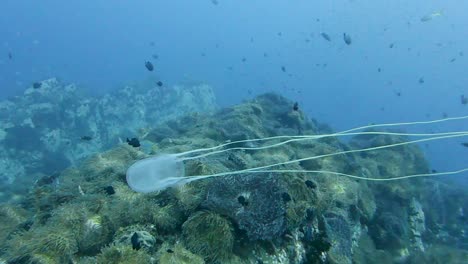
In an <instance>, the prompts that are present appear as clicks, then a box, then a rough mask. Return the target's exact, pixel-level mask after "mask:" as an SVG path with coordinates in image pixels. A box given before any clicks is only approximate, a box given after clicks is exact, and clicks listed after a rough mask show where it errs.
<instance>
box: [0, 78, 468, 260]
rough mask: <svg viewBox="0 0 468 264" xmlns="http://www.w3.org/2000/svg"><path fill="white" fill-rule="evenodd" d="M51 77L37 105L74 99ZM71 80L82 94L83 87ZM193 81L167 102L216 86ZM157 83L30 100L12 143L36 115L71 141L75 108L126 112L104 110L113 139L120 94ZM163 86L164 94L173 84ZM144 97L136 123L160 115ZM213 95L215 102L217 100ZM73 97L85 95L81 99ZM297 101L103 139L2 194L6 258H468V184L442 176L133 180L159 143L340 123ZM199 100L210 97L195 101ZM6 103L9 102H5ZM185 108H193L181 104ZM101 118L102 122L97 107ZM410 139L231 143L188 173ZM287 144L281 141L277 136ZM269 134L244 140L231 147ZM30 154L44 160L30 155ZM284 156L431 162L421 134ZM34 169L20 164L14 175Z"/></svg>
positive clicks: (353, 166)
mask: <svg viewBox="0 0 468 264" xmlns="http://www.w3.org/2000/svg"><path fill="white" fill-rule="evenodd" d="M49 82H50V83H48V82H45V84H44V85H45V86H44V87H45V88H44V89H45V90H44V91H41V90H38V91H32V90H31V91H30V90H28V91H27V95H28V96H30V97H31V98H37V100H38V102H41V103H40V105H35V106H34V109H55V108H53V107H52V106H50V105H48V103H47V102H48V101H47V100H45V98H48V100H51V101H53V102H58V103H64V102H68V101H67V100H69V98H70V97H67V95H66V94H65V95H61V96H57V98H52V97H50V95H49V94H48V92H47V91H49V90H53V89H56V88H57V87H59V84H56V83H54V81H49ZM54 85H55V86H54ZM54 87H56V88H54ZM63 89H65V90H67V91H68V92H69V93H71V94H72V95H73V93H77V91H76V87H74V86H69V87H65V88H63ZM184 89H186V88H184ZM184 89H182V88H181V89H180V90H178V92H177V91H173V93H174V94H173V96H176V97H177V96H178V97H180V98H183V100H182V103H181V102H177V101H171V100H172V99H169V97H168V98H166V99H162V101H161V104H162V105H163V106H165V107H168V109H166V110H167V111H170V109H171V108H170V107H169V106H170V105H171V104H174V105H179V106H180V104H184V105H191V102H194V101H196V100H198V99H197V98H198V96H195V95H200V97H201V94H198V92H200V93H208V94H209V93H210V92H209V89H208V88H207V87H205V88H203V87H198V88H197V87H194V88H190V89H192V90H190V89H189V91H188V92H187V93H186V92H184V91H183V90H184ZM204 89H207V90H206V91H205V90H204ZM176 90H177V89H176ZM197 91H198V92H197ZM139 93H140V94H139ZM152 93H154V96H156V95H155V94H156V93H158V92H157V91H156V90H151V91H146V92H144V91H138V89H136V88H135V89H134V88H132V87H127V88H125V89H122V90H121V91H119V92H117V93H116V94H114V95H106V96H104V97H103V98H101V99H99V100H102V101H100V102H101V103H100V104H98V103H96V102H95V101H93V100H91V99H87V100H88V101H86V102H85V101H80V105H79V107H78V109H80V110H79V111H72V110H70V111H71V112H67V111H65V112H64V113H65V114H64V115H65V116H54V115H53V114H52V112H53V111H49V112H40V111H39V112H34V113H41V114H40V115H39V114H38V115H37V116H36V115H34V116H35V117H34V118H30V115H28V114H30V112H27V113H26V112H22V111H19V113H18V114H19V115H22V119H21V120H22V122H21V123H15V124H13V123H12V122H10V123H8V124H2V126H3V127H2V129H1V130H0V138H2V139H3V143H2V144H5V139H8V141H9V142H10V143H12V142H14V140H15V139H14V138H11V137H12V135H11V134H10V135H8V129H9V128H13V127H15V129H18V130H17V131H19V132H21V131H23V132H24V131H26V133H29V132H28V131H29V130H28V129H26V130H23V129H24V127H32V126H31V124H35V123H39V122H42V121H41V120H48V119H50V120H51V123H50V124H53V125H54V127H55V128H57V131H56V132H53V133H50V134H47V142H48V143H47V144H50V149H49V150H48V151H50V153H53V151H54V150H57V149H60V146H61V143H60V142H61V141H60V138H62V137H63V136H64V135H63V131H62V130H61V129H62V128H63V127H62V123H63V122H65V121H66V122H71V120H75V121H77V120H78V119H67V118H68V117H67V116H69V115H79V116H82V117H86V118H88V117H90V116H93V115H94V114H95V113H96V111H97V112H99V113H101V115H103V116H112V115H113V112H114V113H117V115H116V116H114V117H113V118H111V120H113V121H110V120H109V122H107V123H105V124H106V125H108V126H109V127H108V130H107V131H108V134H106V135H105V136H102V138H101V136H96V137H97V138H98V141H99V140H103V139H104V138H106V139H110V138H115V137H118V136H119V135H120V134H119V133H121V132H118V133H116V132H115V131H123V130H122V129H123V128H122V127H123V126H122V124H123V123H122V122H124V121H125V120H123V119H119V118H118V115H119V114H120V112H119V111H120V110H122V108H120V106H119V105H118V102H119V101H118V100H117V99H115V98H114V96H116V97H131V98H133V97H135V94H137V95H138V94H139V95H138V96H137V97H138V98H140V97H141V96H142V94H144V95H148V98H151V97H150V96H149V95H151V94H152ZM47 96H49V97H47ZM158 96H163V98H164V95H158ZM194 96H195V97H197V98H194ZM28 98H29V97H28ZM67 98H68V99H67ZM72 98H73V97H72ZM153 98H154V97H153ZM171 98H172V97H171ZM140 99H141V98H140ZM140 99H138V100H140ZM17 100H20V99H17ZM54 100H55V101H54ZM70 100H71V99H70ZM83 100H84V99H83ZM116 100H117V101H116ZM141 100H142V101H141ZM141 100H140V101H134V100H133V99H132V100H131V103H130V104H129V106H128V107H129V108H128V109H130V110H128V115H122V116H123V117H125V118H128V119H129V120H130V119H131V120H133V119H142V120H145V121H144V122H143V123H141V122H140V121H135V120H133V121H128V122H129V123H128V124H129V125H128V127H131V128H132V129H133V128H136V127H138V126H140V125H146V123H145V122H150V121H151V122H153V121H154V122H155V123H156V119H158V118H157V117H153V116H151V117H150V114H147V113H150V112H145V113H142V112H138V110H139V109H145V107H147V106H145V103H144V102H146V101H145V100H146V99H145V100H143V99H141ZM166 100H167V101H166ZM174 100H175V99H174ZM200 100H205V99H200ZM206 100H208V102H207V103H209V101H210V99H206ZM68 103H69V104H70V105H71V106H73V102H68ZM74 103H76V101H74ZM13 105H14V103H13V102H6V103H3V104H0V109H11V107H13ZM104 105H105V106H106V107H105V108H106V109H107V110H104V107H103V106H104ZM292 106H293V102H291V101H288V100H287V99H285V98H283V97H281V96H279V95H275V94H265V95H261V96H259V97H257V98H255V99H253V100H251V101H248V102H245V103H243V104H240V105H236V106H233V107H230V108H225V109H222V110H220V111H217V112H215V113H189V114H186V115H183V116H182V117H178V118H175V119H172V120H167V121H166V122H163V123H161V124H160V125H158V126H157V127H156V128H154V129H147V128H144V129H143V130H142V133H144V134H145V137H144V138H145V142H146V143H148V145H147V146H146V147H145V146H144V144H145V143H142V147H140V148H134V147H132V146H129V145H128V144H125V143H116V144H115V145H114V146H113V147H112V148H111V149H109V150H107V151H102V150H101V149H95V150H96V151H98V150H99V152H98V153H96V154H95V155H92V156H90V157H89V158H88V159H87V160H85V161H84V162H81V163H80V164H76V166H74V167H70V168H67V169H65V170H60V171H57V172H56V173H50V174H46V175H44V174H39V175H33V176H34V177H35V178H36V179H37V180H36V181H35V182H34V184H30V186H31V190H30V191H29V192H27V193H26V194H25V195H22V196H16V197H14V198H10V200H9V201H10V203H8V204H2V205H0V222H1V223H2V225H0V239H1V240H2V243H0V262H1V263H18V264H23V263H24V264H26V263H82V264H85V263H86V264H87V263H161V264H171V263H195V264H197V263H228V264H229V263H232V264H234V263H236V264H237V263H294V264H296V263H299V264H301V263H375V262H379V263H441V262H450V263H463V261H464V260H466V257H467V252H468V248H467V244H468V243H467V242H466V233H467V232H468V230H467V225H466V219H467V216H466V212H467V211H468V207H467V203H466V201H467V200H468V196H467V193H466V191H465V190H463V189H461V188H459V186H454V185H450V184H448V183H443V182H440V181H436V180H431V179H418V180H402V181H398V182H384V183H370V182H365V181H361V180H355V179H349V178H345V177H342V176H337V175H334V174H331V173H305V172H299V173H297V172H262V173H260V172H245V171H244V172H243V173H238V174H233V175H230V176H225V177H214V178H208V179H204V180H200V181H193V182H190V183H188V184H186V185H183V186H178V187H171V188H167V189H164V190H162V191H159V192H155V193H148V194H142V193H135V192H133V191H132V190H131V189H130V188H129V187H128V185H127V184H126V182H125V179H126V177H125V176H126V175H125V174H126V170H127V168H128V167H129V166H130V165H131V164H132V163H133V162H135V161H137V160H140V159H142V158H146V157H148V156H149V155H152V154H159V153H179V152H183V151H187V150H193V149H197V148H209V147H213V146H217V145H219V144H222V143H226V142H229V141H233V140H242V139H253V138H258V137H269V136H276V135H299V134H307V135H313V134H318V133H324V132H325V133H330V132H331V131H330V129H329V128H327V126H326V125H324V124H320V123H318V122H317V121H314V120H310V119H309V118H308V117H307V116H305V115H304V114H303V113H302V112H301V111H300V110H299V111H296V110H294V109H293V107H292ZM51 107H52V108H51ZM152 107H153V106H152ZM206 107H208V108H210V106H206ZM72 108H73V107H72ZM148 109H149V110H148V111H153V113H156V115H157V114H158V113H161V114H164V113H166V112H164V111H166V110H164V111H163V110H161V109H160V110H157V109H156V108H148ZM210 109H211V108H210ZM194 110H197V109H194V108H191V107H186V108H185V109H184V111H194ZM2 111H3V110H0V115H2V114H4V113H6V112H2ZM197 111H198V110H197ZM46 113H48V115H46ZM179 114H181V112H178V113H177V114H176V115H179ZM172 117H175V116H172ZM64 118H65V119H64ZM153 118H154V119H153ZM63 120H65V121H63ZM80 120H81V119H80ZM83 120H86V119H83ZM90 120H91V121H90V122H91V123H92V122H94V121H96V120H97V119H92V118H91V119H90ZM93 120H94V121H93ZM100 120H101V119H100ZM116 120H119V121H116ZM158 120H159V119H158ZM161 120H162V119H161ZM12 124H13V125H12ZM123 125H125V124H123ZM47 129H49V128H47ZM119 129H120V130H119ZM59 130H60V131H62V132H60V131H59ZM39 131H41V130H40V129H39ZM93 131H95V130H93ZM19 132H18V133H19ZM23 132H22V133H23ZM130 132H131V131H129V132H125V131H124V132H122V133H130ZM31 133H32V132H31ZM93 133H94V132H93ZM106 133H107V132H106ZM39 135H40V136H39V141H35V140H33V139H31V140H32V141H30V142H29V143H28V144H26V145H25V146H22V147H23V149H22V150H21V152H22V153H23V154H24V153H27V151H33V152H37V151H36V150H35V148H32V144H36V143H37V142H41V143H40V144H43V143H44V142H45V141H44V135H45V134H43V133H42V132H40V133H39ZM69 135H74V136H78V134H73V133H72V134H69ZM93 135H95V134H93ZM405 140H407V139H406V138H404V137H395V136H382V135H366V136H356V137H354V138H353V139H351V140H350V141H349V142H341V141H340V140H339V139H338V138H322V139H318V140H306V141H301V142H293V143H290V144H286V145H281V146H277V147H274V148H266V149H260V150H251V149H235V150H234V149H230V150H229V151H226V152H223V153H218V154H216V155H209V156H205V157H201V158H198V159H194V160H186V161H185V162H184V163H185V172H186V175H188V176H194V175H210V174H214V173H219V172H228V171H237V170H245V169H248V168H252V167H256V166H264V165H268V164H272V163H282V162H285V161H289V160H292V159H299V158H304V157H317V156H320V155H327V154H331V153H336V152H340V151H345V150H352V149H361V148H367V147H372V146H382V145H385V144H391V143H397V142H404V141H405ZM109 142H110V141H109ZM10 143H9V144H10ZM274 143H278V141H275V140H272V141H271V142H269V143H268V144H274ZM80 144H81V143H80ZM265 144H267V143H265V142H241V143H238V144H232V145H228V146H227V148H235V147H262V146H265ZM74 147H75V146H74V145H72V146H71V148H74ZM100 147H101V146H100ZM100 147H99V148H100ZM39 152H41V151H39ZM41 153H45V152H41ZM68 153H72V152H68ZM76 153H78V152H76ZM83 153H84V152H83ZM36 154H37V153H36ZM1 155H3V154H1V153H0V156H1ZM67 155H68V154H67ZM26 156H28V155H26ZM72 156H73V155H71V156H69V157H72ZM78 156H79V155H78ZM41 157H42V156H41V155H38V156H34V159H38V160H41V159H42V158H41ZM67 157H68V156H67ZM75 157H77V156H75ZM27 159H28V160H27ZM23 161H25V162H29V161H31V162H32V161H33V160H31V157H25V160H23ZM17 162H18V160H14V159H0V165H1V166H3V167H2V168H6V167H8V170H7V171H9V170H16V171H22V173H25V175H29V174H28V170H29V169H30V168H26V167H25V166H22V165H21V164H20V163H17ZM73 163H74V162H73ZM30 164H34V163H30ZM34 166H35V167H34ZM34 166H33V167H34V168H39V167H38V166H36V165H34ZM33 167H31V168H33ZM271 169H277V170H282V169H291V170H326V171H335V172H342V173H348V174H353V175H359V176H363V177H373V178H386V177H392V176H401V175H408V174H415V173H424V172H427V171H428V165H427V162H426V161H425V159H424V156H423V154H422V151H421V150H420V149H419V148H418V146H407V145H405V146H399V147H396V148H389V149H381V150H379V151H368V152H359V153H354V154H350V153H349V154H340V155H335V156H328V157H323V158H317V159H309V160H304V161H301V162H296V163H292V164H287V165H281V166H275V167H272V168H271ZM2 180H4V181H8V180H9V178H8V177H3V178H2ZM21 180H22V178H21V177H17V178H16V179H15V182H16V183H18V182H21ZM24 182H25V183H26V181H24ZM24 190H26V188H25V189H24ZM2 191H4V190H2Z"/></svg>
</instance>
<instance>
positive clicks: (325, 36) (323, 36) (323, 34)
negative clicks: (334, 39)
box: [320, 32, 331, 41]
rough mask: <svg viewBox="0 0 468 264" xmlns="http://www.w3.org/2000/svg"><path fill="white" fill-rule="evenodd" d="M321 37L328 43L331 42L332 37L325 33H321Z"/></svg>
mask: <svg viewBox="0 0 468 264" xmlns="http://www.w3.org/2000/svg"><path fill="white" fill-rule="evenodd" d="M320 36H322V38H324V39H325V40H326V41H331V38H330V36H329V35H328V34H327V33H325V32H322V33H320Z"/></svg>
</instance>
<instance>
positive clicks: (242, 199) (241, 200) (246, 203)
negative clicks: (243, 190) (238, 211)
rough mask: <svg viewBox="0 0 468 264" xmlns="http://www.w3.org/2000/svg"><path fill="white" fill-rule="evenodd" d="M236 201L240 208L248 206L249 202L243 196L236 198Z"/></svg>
mask: <svg viewBox="0 0 468 264" xmlns="http://www.w3.org/2000/svg"><path fill="white" fill-rule="evenodd" d="M237 201H238V202H239V203H240V204H241V205H242V206H247V205H249V201H248V200H247V198H245V197H244V196H243V195H240V196H239V197H237Z"/></svg>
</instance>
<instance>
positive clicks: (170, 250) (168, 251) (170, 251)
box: [166, 248, 174, 253]
mask: <svg viewBox="0 0 468 264" xmlns="http://www.w3.org/2000/svg"><path fill="white" fill-rule="evenodd" d="M166 252H167V253H174V250H172V249H170V248H168V249H167V250H166Z"/></svg>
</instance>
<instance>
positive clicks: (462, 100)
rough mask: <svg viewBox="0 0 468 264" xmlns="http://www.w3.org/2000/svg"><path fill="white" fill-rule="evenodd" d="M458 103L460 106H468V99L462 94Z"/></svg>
mask: <svg viewBox="0 0 468 264" xmlns="http://www.w3.org/2000/svg"><path fill="white" fill-rule="evenodd" d="M460 101H461V104H462V105H466V104H468V97H465V95H464V94H462V95H461V96H460Z"/></svg>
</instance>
